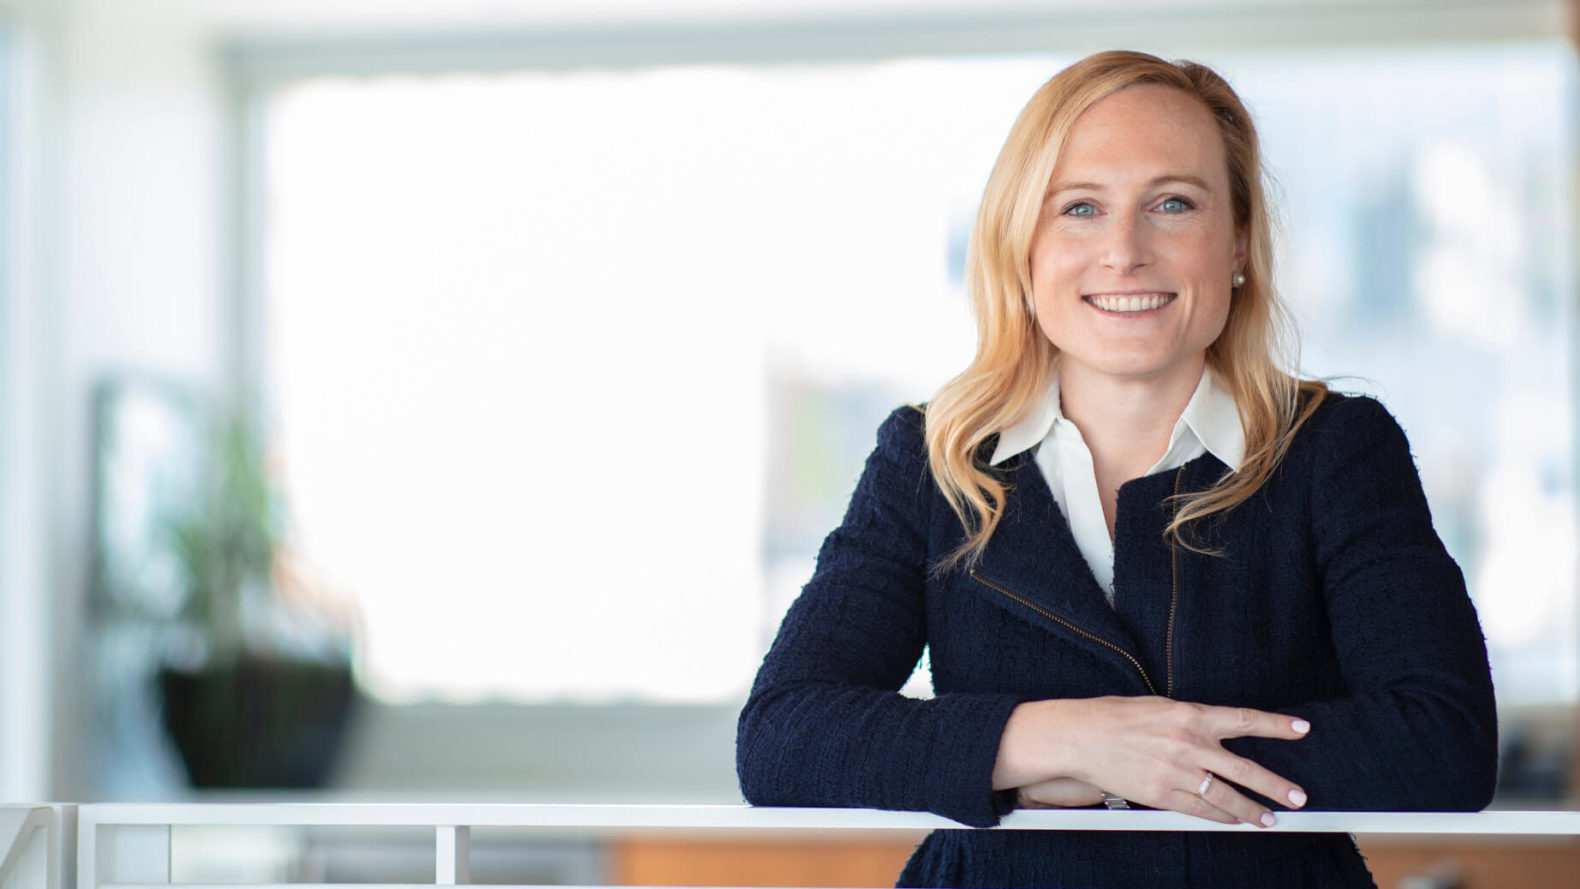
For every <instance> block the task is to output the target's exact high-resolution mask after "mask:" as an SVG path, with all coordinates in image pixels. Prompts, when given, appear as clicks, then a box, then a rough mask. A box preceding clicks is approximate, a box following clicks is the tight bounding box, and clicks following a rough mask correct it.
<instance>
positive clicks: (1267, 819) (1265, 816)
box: [1262, 812, 1278, 827]
mask: <svg viewBox="0 0 1580 889" xmlns="http://www.w3.org/2000/svg"><path fill="white" fill-rule="evenodd" d="M1277 823H1278V819H1277V818H1274V817H1273V813H1272V812H1263V813H1262V826H1263V827H1272V826H1273V825H1275V824H1277Z"/></svg>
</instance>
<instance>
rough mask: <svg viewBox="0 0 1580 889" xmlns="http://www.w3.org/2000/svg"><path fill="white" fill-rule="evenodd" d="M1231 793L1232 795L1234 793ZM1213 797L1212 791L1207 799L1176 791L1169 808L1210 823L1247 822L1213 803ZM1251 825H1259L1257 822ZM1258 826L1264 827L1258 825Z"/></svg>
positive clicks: (1187, 792)
mask: <svg viewBox="0 0 1580 889" xmlns="http://www.w3.org/2000/svg"><path fill="white" fill-rule="evenodd" d="M1214 783H1217V782H1214ZM1230 792H1231V793H1232V792H1233V791H1230ZM1211 796H1212V792H1211V791H1210V790H1209V791H1208V793H1207V797H1201V796H1197V795H1196V794H1195V793H1192V792H1190V791H1186V790H1180V791H1176V792H1175V794H1174V795H1173V797H1171V798H1170V800H1169V802H1170V803H1171V804H1172V805H1170V806H1169V808H1171V809H1173V810H1174V811H1176V812H1184V813H1185V814H1186V815H1195V816H1196V817H1197V818H1205V819H1207V820H1208V821H1216V822H1218V823H1219V824H1239V823H1240V822H1241V821H1244V820H1245V819H1243V818H1240V817H1239V816H1237V815H1234V814H1232V813H1231V812H1229V811H1226V810H1224V809H1222V808H1219V807H1218V806H1217V805H1216V804H1214V803H1213V802H1212V801H1211V799H1210V797H1211ZM1241 799H1244V797H1241ZM1249 823H1252V824H1257V822H1255V821H1252V822H1249ZM1258 826H1262V825H1260V824H1258Z"/></svg>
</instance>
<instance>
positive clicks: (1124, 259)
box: [1102, 214, 1151, 275]
mask: <svg viewBox="0 0 1580 889" xmlns="http://www.w3.org/2000/svg"><path fill="white" fill-rule="evenodd" d="M1111 218H1112V219H1113V222H1112V223H1111V224H1110V226H1109V231H1108V232H1107V238H1106V239H1105V241H1104V243H1103V260H1102V261H1103V265H1104V266H1106V267H1107V268H1109V269H1110V270H1112V271H1114V272H1115V273H1117V274H1121V275H1128V274H1130V273H1131V272H1134V271H1135V270H1136V269H1139V268H1141V267H1142V266H1145V265H1146V264H1147V263H1148V262H1150V261H1151V256H1150V254H1149V251H1148V247H1147V238H1146V229H1145V226H1143V225H1142V224H1141V222H1140V220H1138V219H1136V218H1135V217H1134V216H1131V215H1128V214H1116V215H1115V216H1114V217H1111Z"/></svg>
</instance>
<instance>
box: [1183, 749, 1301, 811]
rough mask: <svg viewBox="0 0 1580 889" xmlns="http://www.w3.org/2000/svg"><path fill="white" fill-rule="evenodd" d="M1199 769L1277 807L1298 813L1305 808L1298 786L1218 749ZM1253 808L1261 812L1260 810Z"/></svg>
mask: <svg viewBox="0 0 1580 889" xmlns="http://www.w3.org/2000/svg"><path fill="white" fill-rule="evenodd" d="M1202 766H1203V767H1204V768H1206V769H1207V770H1208V771H1210V772H1213V773H1215V774H1217V775H1218V776H1219V777H1221V778H1227V779H1229V780H1230V781H1233V782H1234V783H1236V784H1238V785H1240V786H1241V787H1244V788H1246V789H1247V790H1254V791H1256V792H1257V793H1260V794H1261V795H1262V796H1264V797H1267V798H1268V799H1270V800H1272V801H1273V802H1275V803H1278V804H1280V805H1286V806H1289V807H1290V808H1291V809H1298V808H1300V807H1301V806H1304V805H1305V804H1306V792H1305V790H1304V789H1303V788H1301V786H1300V785H1298V784H1296V783H1294V782H1293V781H1290V780H1288V779H1287V778H1285V777H1283V776H1282V775H1279V774H1276V773H1274V772H1272V771H1271V770H1269V769H1267V768H1265V767H1263V766H1260V765H1257V764H1256V763H1255V762H1252V761H1251V760H1249V759H1246V758H1245V757H1243V756H1236V755H1234V754H1233V753H1230V752H1229V751H1227V750H1224V749H1223V748H1221V747H1220V748H1218V749H1217V751H1216V752H1212V753H1210V754H1209V755H1208V756H1207V759H1206V761H1205V762H1204V763H1202ZM1214 783H1216V784H1223V783H1224V782H1222V781H1216V782H1214ZM1238 795H1239V794H1236V796H1238ZM1242 798H1243V797H1242ZM1257 808H1258V809H1261V807H1260V806H1258V807H1257ZM1263 811H1265V810H1263ZM1258 817H1260V815H1258Z"/></svg>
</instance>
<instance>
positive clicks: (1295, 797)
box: [1289, 790, 1306, 809]
mask: <svg viewBox="0 0 1580 889" xmlns="http://www.w3.org/2000/svg"><path fill="white" fill-rule="evenodd" d="M1289 802H1290V803H1291V804H1292V805H1294V807H1295V808H1297V809H1298V808H1300V807H1301V806H1303V805H1305V804H1306V792H1305V791H1304V790H1291V791H1289Z"/></svg>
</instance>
